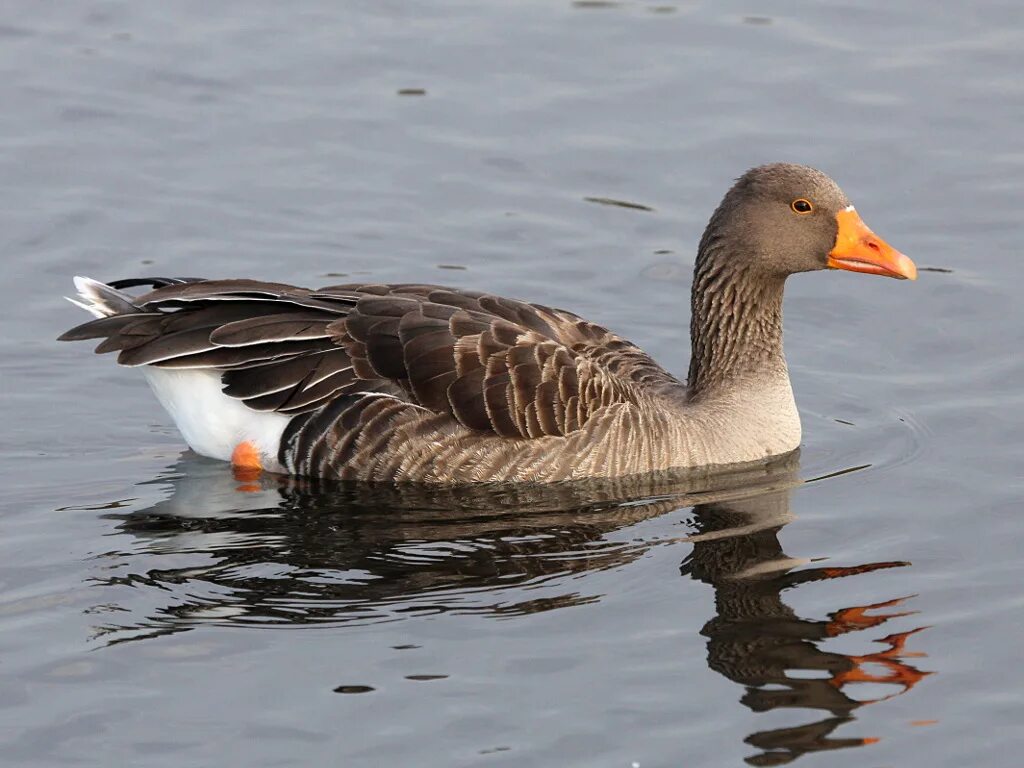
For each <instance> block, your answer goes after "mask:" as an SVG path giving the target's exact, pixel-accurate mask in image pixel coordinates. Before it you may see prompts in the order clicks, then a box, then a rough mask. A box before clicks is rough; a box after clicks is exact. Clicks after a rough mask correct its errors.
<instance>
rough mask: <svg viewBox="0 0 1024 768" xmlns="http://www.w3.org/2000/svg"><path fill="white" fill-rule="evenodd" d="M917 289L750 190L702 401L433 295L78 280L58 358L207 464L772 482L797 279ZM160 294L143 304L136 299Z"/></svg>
mask: <svg viewBox="0 0 1024 768" xmlns="http://www.w3.org/2000/svg"><path fill="white" fill-rule="evenodd" d="M827 268H831V269H843V270H848V271H851V272H865V273H868V274H875V275H886V276H889V277H896V278H906V279H910V280H913V279H915V278H916V277H917V269H916V267H915V266H914V263H913V262H912V261H911V260H910V259H909V258H907V257H906V256H904V255H903V254H901V253H900V252H898V251H896V250H895V249H893V248H892V247H891V246H889V245H888V244H886V243H885V242H884V241H883V240H881V239H880V238H879V237H878V236H876V235H875V234H874V233H873V232H872V231H871V230H870V229H868V227H867V226H866V225H865V224H864V222H863V221H862V220H861V218H860V216H858V214H857V212H856V210H854V208H853V206H852V205H851V204H850V201H849V200H848V199H847V198H846V195H844V194H843V192H842V190H840V188H839V187H838V185H837V184H836V183H835V182H834V181H832V179H830V178H829V177H828V176H826V175H825V174H824V173H821V172H820V171H817V170H814V169H812V168H807V167H804V166H799V165H790V164H781V163H780V164H772V165H765V166H761V167H758V168H754V169H752V170H750V171H748V172H747V173H745V174H744V175H743V176H742V177H741V178H740V179H739V180H738V181H737V182H736V184H735V185H734V186H733V187H732V188H731V189H730V190H729V191H728V193H727V194H726V195H725V197H724V198H723V200H722V202H721V204H720V205H719V206H718V208H717V210H716V211H715V212H714V214H713V215H712V216H711V220H710V221H709V223H708V226H707V229H706V230H705V232H704V236H703V237H702V238H701V241H700V245H699V247H698V251H697V259H696V265H695V267H694V275H693V288H692V296H691V310H692V317H691V321H690V341H691V359H690V368H689V374H688V377H687V381H686V383H684V382H682V381H680V380H679V379H677V378H676V377H675V376H673V375H672V374H670V373H668V372H667V371H665V370H664V369H663V368H661V367H660V366H659V365H658V364H657V363H655V362H654V361H653V360H652V359H651V358H650V357H648V356H647V355H646V354H645V353H644V352H643V351H642V350H641V349H639V348H638V347H637V346H635V345H633V344H632V343H630V342H629V341H626V340H625V339H623V338H621V337H620V336H617V335H616V334H614V333H612V332H611V331H609V330H607V329H605V328H602V327H601V326H599V325H596V324H594V323H591V322H588V321H587V320H584V319H582V318H580V317H578V316H577V315H574V314H572V313H571V312H566V311H564V310H560V309H553V308H550V307H546V306H543V305H540V304H531V303H527V302H523V301H516V300H512V299H506V298H502V297H499V296H494V295H491V294H488V293H479V292H475V291H466V290H461V289H457V288H445V287H440V286H434V285H419V284H392V285H380V284H350V285H333V286H328V287H326V288H320V289H317V290H310V289H307V288H298V287H295V286H291V285H285V284H281V283H267V282H258V281H255V280H200V279H195V278H144V279H138V280H122V281H114V282H112V283H109V284H104V283H100V282H97V281H95V280H90V279H88V278H76V280H75V283H76V287H77V289H78V293H79V297H80V298H79V299H78V300H75V299H72V300H71V301H72V302H74V303H75V304H77V305H79V306H81V307H82V308H83V309H86V310H87V311H89V312H90V313H92V314H93V316H94V317H95V319H93V320H90V321H89V322H86V323H84V324H82V325H79V326H77V327H76V328H73V329H71V330H70V331H68V332H67V333H65V334H63V335H62V336H61V337H60V338H61V340H78V339H90V338H99V339H102V342H101V343H100V345H99V346H98V347H97V348H96V351H97V352H113V351H116V352H118V356H117V362H118V363H120V364H121V365H125V366H134V367H142V369H143V371H144V372H145V374H146V377H147V378H148V380H149V383H150V386H151V387H152V388H153V391H154V393H155V394H156V396H157V399H158V400H159V401H160V402H161V404H162V405H163V406H164V407H165V408H166V409H167V411H168V412H169V413H170V414H171V416H172V417H173V418H174V421H175V423H176V424H177V426H178V429H179V430H180V431H181V433H182V435H183V436H184V438H185V440H186V441H187V442H188V444H189V446H191V448H192V449H193V450H194V451H195V452H196V453H199V454H202V455H204V456H210V457H213V458H216V459H222V460H226V461H231V462H232V463H233V464H234V465H236V466H238V467H242V468H246V469H249V470H253V471H255V470H265V471H269V472H279V473H288V474H294V475H308V476H319V477H329V478H340V479H352V480H365V481H419V482H427V483H448V484H456V483H474V482H490V481H514V482H550V481H560V480H574V479H584V478H595V477H621V476H627V475H634V474H640V473H648V472H657V471H661V470H669V469H692V468H705V467H714V466H719V465H735V464H743V463H748V462H755V461H761V460H763V459H765V458H767V457H771V456H777V455H781V454H785V453H788V452H790V451H793V450H795V449H796V448H797V447H798V446H799V443H800V437H801V431H800V417H799V414H798V413H797V410H796V405H795V403H794V401H793V392H792V389H791V387H790V383H789V374H788V371H787V369H786V360H785V358H784V356H783V352H782V294H783V286H784V284H785V281H786V278H787V277H788V276H789V275H791V274H794V273H796V272H810V271H812V270H818V269H827ZM138 286H147V287H151V288H152V289H153V290H150V291H149V292H148V293H144V294H143V295H140V296H132V295H130V294H129V293H126V292H125V289H128V288H133V287H138Z"/></svg>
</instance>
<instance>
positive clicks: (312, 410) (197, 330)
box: [61, 278, 682, 480]
mask: <svg viewBox="0 0 1024 768" xmlns="http://www.w3.org/2000/svg"><path fill="white" fill-rule="evenodd" d="M140 284H148V285H153V286H155V289H154V290H152V291H150V292H148V293H145V294H143V295H141V296H138V297H137V298H134V299H131V305H130V306H131V311H126V306H125V303H126V299H124V298H118V299H117V300H118V302H120V303H119V304H118V306H117V310H118V314H113V315H111V316H108V317H103V318H100V319H96V320H92V321H90V322H88V323H85V324H83V325H80V326H78V327H76V328H73V329H71V330H70V331H68V332H67V333H66V334H64V336H62V337H61V338H62V339H65V340H76V339H87V338H99V339H101V340H102V341H101V343H100V345H99V347H98V348H97V352H111V351H116V352H118V362H119V363H121V364H122V365H127V366H155V367H158V368H168V369H178V370H189V369H199V370H213V371H217V372H219V375H220V377H221V383H222V387H223V393H224V395H226V396H228V397H230V398H233V399H236V400H239V401H241V402H242V403H244V404H245V405H246V406H248V407H249V408H250V409H252V410H253V411H256V412H277V413H281V414H285V415H287V416H290V417H293V418H292V422H291V425H290V426H289V427H288V429H287V430H286V433H285V435H284V437H283V438H282V441H281V450H280V460H281V463H282V465H284V466H285V467H286V468H287V469H288V470H289V471H291V472H294V473H296V474H306V475H321V476H336V477H343V478H347V477H359V478H364V479H399V478H402V479H427V480H430V479H434V480H442V479H444V477H443V475H444V473H445V472H449V473H454V474H457V475H459V477H460V478H461V479H467V480H481V479H495V478H497V477H499V476H502V475H503V474H507V475H509V476H513V477H514V476H519V475H525V474H526V473H540V474H541V475H544V476H545V477H547V478H549V479H558V478H559V477H563V476H566V477H568V476H575V475H578V474H580V473H581V472H582V473H592V472H594V471H600V472H607V471H612V470H613V469H614V468H613V467H612V465H611V464H610V463H609V461H608V451H595V450H594V449H593V447H592V446H588V447H587V449H586V451H584V452H583V455H582V457H581V456H577V455H576V454H577V452H578V451H580V450H581V445H582V442H581V441H582V440H586V439H589V438H583V437H582V433H583V431H584V430H586V429H587V428H588V426H589V427H590V429H592V430H596V431H600V426H601V425H602V424H606V425H612V426H615V427H616V428H618V429H623V428H626V427H627V426H632V428H635V429H638V428H640V427H639V421H640V420H641V419H642V418H643V414H644V413H646V412H648V411H654V410H655V408H654V405H655V403H656V400H657V399H658V397H659V392H664V391H676V390H679V389H681V388H682V385H681V384H680V383H679V382H678V381H677V380H676V379H675V378H673V377H672V376H671V375H670V374H668V373H666V372H665V371H664V370H662V369H661V368H660V367H659V366H657V364H656V363H654V362H653V361H652V360H651V359H650V358H649V357H647V356H646V355H645V354H644V353H643V352H641V351H640V350H639V349H638V348H637V347H635V346H634V345H632V344H630V343H629V342H627V341H625V340H623V339H621V338H619V337H618V336H615V335H614V334H612V333H610V332H609V331H607V330H606V329H604V328H601V327H600V326H597V325H595V324H593V323H589V322H586V321H584V320H582V319H581V318H579V317H577V316H576V315H573V314H572V313H569V312H565V311H562V310H556V309H552V308H550V307H546V306H543V305H539V304H528V303H526V302H521V301H515V300H512V299H507V298H502V297H499V296H493V295H490V294H487V293H481V292H476V291H462V290H458V289H454V288H446V287H440V286H432V285H422V284H395V285H382V284H363V285H360V284H349V285H337V286H329V287H326V288H321V289H318V290H308V289H304V288H298V287H295V286H290V285H284V284H281V283H264V282H258V281H253V280H206V281H203V280H196V279H188V280H184V279H182V280H179V279H171V278H152V279H148V278H147V279H143V280H138V281H122V282H120V283H117V285H119V286H121V287H133V286H135V285H140ZM97 285H103V284H97ZM94 290H99V289H94ZM110 290H113V289H110ZM117 296H118V297H125V296H127V295H126V294H123V293H121V292H120V291H118V292H117ZM654 421H657V419H655V420H654ZM626 422H630V424H629V425H627V424H626ZM644 428H645V429H646V428H647V427H644ZM574 436H575V439H572V438H574ZM551 441H555V442H554V443H552V442H551ZM424 447H429V450H424ZM552 451H554V454H552ZM553 455H554V456H556V457H557V456H558V455H562V456H563V459H562V460H561V461H558V460H552V456H553ZM580 458H582V459H583V463H582V464H580V466H581V467H583V469H579V468H577V467H576V466H574V463H576V459H580ZM596 464H601V465H602V466H603V469H601V470H595V467H594V465H596ZM445 467H447V468H448V469H445ZM631 467H632V465H631ZM636 469H638V470H639V469H642V468H640V467H636Z"/></svg>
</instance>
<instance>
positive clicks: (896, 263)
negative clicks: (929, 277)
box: [828, 206, 917, 280]
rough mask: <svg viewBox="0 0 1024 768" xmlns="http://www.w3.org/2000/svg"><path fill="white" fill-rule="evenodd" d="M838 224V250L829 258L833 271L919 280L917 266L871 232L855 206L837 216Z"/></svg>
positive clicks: (835, 249)
mask: <svg viewBox="0 0 1024 768" xmlns="http://www.w3.org/2000/svg"><path fill="white" fill-rule="evenodd" d="M836 223H838V224H839V232H838V234H836V244H835V247H834V248H833V249H832V251H831V252H830V253H829V255H828V266H829V267H830V268H831V269H846V270H849V271H850V272H867V273H868V274H869V275H885V276H886V277H895V278H898V279H900V280H917V267H915V266H914V262H912V261H911V260H910V259H909V258H907V257H906V256H904V255H903V254H902V253H900V252H899V251H897V250H896V249H895V248H893V247H892V246H891V245H889V244H888V243H887V242H885V240H883V239H882V238H880V237H879V236H878V235H876V234H875V233H874V232H872V231H871V230H870V229H869V228H868V225H867V224H865V223H864V222H863V221H862V220H861V218H860V216H859V215H857V211H855V210H854V209H853V206H850V207H849V208H847V209H846V210H843V211H840V212H839V213H837V214H836Z"/></svg>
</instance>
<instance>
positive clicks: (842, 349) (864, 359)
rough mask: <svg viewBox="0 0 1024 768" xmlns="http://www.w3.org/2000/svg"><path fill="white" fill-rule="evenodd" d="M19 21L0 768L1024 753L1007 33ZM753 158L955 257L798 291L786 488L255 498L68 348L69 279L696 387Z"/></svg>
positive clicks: (639, 25)
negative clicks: (431, 332) (514, 301)
mask: <svg viewBox="0 0 1024 768" xmlns="http://www.w3.org/2000/svg"><path fill="white" fill-rule="evenodd" d="M5 10H6V11H7V12H6V13H5V14H4V22H3V24H2V25H0V41H2V43H0V74H2V77H0V97H2V103H3V105H4V108H3V109H2V110H0V179H3V183H2V184H0V223H2V226H0V233H2V234H0V239H2V242H3V250H2V253H3V260H4V261H3V263H4V288H5V290H4V298H5V302H6V304H5V307H6V311H5V312H4V333H3V337H2V339H0V370H2V377H3V378H2V380H3V385H4V386H3V391H4V395H3V400H2V402H3V416H4V424H5V429H4V441H3V458H2V461H0V473H2V479H3V487H4V500H3V502H2V513H0V680H2V685H0V708H2V714H0V758H2V760H0V762H3V764H5V765H12V766H14V765H17V766H54V765H61V764H69V763H75V764H77V765H88V766H108V765H146V766H182V765H210V764H226V765H252V766H270V765H274V766H282V765H296V766H306V765H323V764H341V765H389V766H398V765H418V766H435V765H436V766H463V765H465V766H470V765H472V766H476V765H494V766H503V765H506V766H512V765H515V766H524V765H545V766H546V765H558V766H595V765H601V766H605V765H606V766H630V765H633V764H639V765H640V766H642V768H651V767H652V766H667V765H688V766H705V765H706V766H725V765H743V764H744V761H747V763H750V764H754V765H777V764H781V763H785V762H787V761H791V760H797V761H798V762H799V764H800V765H806V766H813V765H829V766H853V765H857V766H860V765H864V766H884V765H901V766H946V765H949V766H953V765H956V766H961V765H985V766H1011V765H1016V764H1017V762H1018V759H1019V753H1020V750H1021V748H1022V747H1024V739H1022V737H1021V731H1020V728H1019V725H1020V722H1021V719H1022V715H1024V706H1022V696H1021V694H1020V691H1021V690H1022V689H1024V671H1022V670H1024V665H1022V664H1021V661H1022V658H1021V651H1020V642H1019V641H1020V638H1021V633H1022V631H1024V620H1022V618H1021V617H1022V616H1024V611H1022V608H1024V593H1022V592H1021V589H1020V584H1021V583H1022V577H1024V565H1022V561H1021V558H1020V555H1019V553H1020V552H1021V551H1022V548H1024V528H1022V526H1021V525H1020V524H1019V522H1018V520H1017V517H1016V516H1017V514H1018V513H1019V510H1020V509H1021V499H1022V496H1024V479H1022V472H1021V468H1022V466H1024V447H1022V442H1021V440H1020V435H1021V434H1022V431H1024V395H1022V394H1021V393H1022V383H1024V361H1022V358H1021V355H1020V349H1021V348H1022V343H1024V316H1022V310H1021V308H1020V306H1021V305H1020V301H1019V297H1018V295H1017V292H1018V291H1019V290H1020V286H1021V285H1022V280H1024V266H1022V264H1024V261H1022V260H1021V258H1020V254H1019V244H1020V210H1021V203H1022V191H1024V184H1022V182H1021V178H1022V170H1024V139H1022V135H1021V133H1020V130H1019V126H1020V125H1021V123H1022V122H1024V80H1022V79H1021V78H1020V72H1021V71H1022V66H1024V54H1022V51H1024V12H1022V10H1021V8H1020V5H1019V4H1018V3H1012V2H984V3H972V4H969V5H964V6H963V7H958V8H945V7H943V8H939V7H938V6H936V5H934V4H932V3H925V2H922V0H914V1H913V2H907V3H900V4H892V3H881V2H870V3H860V4H856V5H855V6H854V5H848V4H843V3H822V2H814V3H810V2H793V3H786V4H775V5H770V6H763V5H762V6H757V5H756V4H755V5H751V4H738V3H733V2H721V3H710V2H708V3H701V2H658V3H645V2H626V1H624V2H620V3H614V2H612V3H583V2H580V3H570V2H550V1H547V0H545V1H543V2H542V1H541V0H536V1H535V2H527V1H526V0H520V2H516V3H470V2H454V1H453V2H441V1H439V0H434V1H432V2H429V3H418V4H415V6H407V5H405V4H399V3H390V2H388V3H385V2H378V1H377V0H375V1H374V2H348V3H344V4H337V3H327V2H321V3H305V4H292V5H289V6H288V7H284V6H282V5H280V4H278V3H270V2H263V3H254V2H248V3H227V2H225V3H219V4H209V3H175V4H171V5H157V4H145V5H143V4H137V3H128V2H83V3H76V4H65V5H59V4H58V5H53V4H40V3H10V4H8V5H7V6H6V8H5ZM420 91H422V93H421V92H420ZM773 160H795V161H799V162H806V163H809V164H812V165H817V166H819V167H821V168H823V169H824V170H826V171H828V172H829V173H831V174H832V175H833V176H834V177H835V178H836V179H837V180H839V182H840V183H841V184H842V185H843V187H844V189H845V190H846V191H847V193H848V194H849V195H850V197H851V198H852V199H853V200H854V202H855V203H856V204H857V206H858V210H859V211H860V212H861V214H862V215H863V216H864V218H865V220H866V221H867V222H868V224H869V225H870V226H872V227H873V228H874V229H875V231H877V232H878V233H879V234H880V235H881V236H882V237H884V238H886V239H887V240H888V241H889V242H891V243H892V244H893V245H894V246H896V247H897V248H900V249H901V250H903V251H905V252H906V253H908V254H910V255H911V256H912V257H913V258H915V260H916V261H917V263H918V264H919V266H922V267H930V268H934V269H937V270H941V271H925V272H922V275H921V279H920V280H919V281H918V282H917V283H915V284H908V283H900V282H897V281H889V280H884V279H879V278H870V277H866V276H856V275H850V274H815V275H806V276H799V277H797V278H794V279H793V280H792V281H791V284H790V286H789V289H788V293H787V304H786V314H787V321H786V332H787V338H786V344H787V353H788V357H789V360H790V366H791V372H792V376H793V383H794V388H795V390H796V393H797V400H798V403H799V406H800V410H801V413H802V415H803V422H804V434H805V441H804V446H803V449H802V454H801V458H800V463H799V465H798V466H795V467H792V466H783V467H779V468H776V469H775V470H773V472H772V473H770V474H768V475H766V476H764V477H759V478H746V479H742V482H739V481H737V483H736V484H735V487H734V488H733V489H732V490H729V491H723V492H720V493H718V494H717V495H716V494H715V493H714V492H712V491H711V490H709V489H704V492H703V494H702V493H701V492H700V490H699V489H697V490H696V491H694V490H693V489H689V490H688V489H683V488H669V489H664V488H663V489H650V488H647V489H644V488H625V489H622V488H618V489H616V488H610V489H609V488H605V489H598V490H594V489H591V490H590V491H587V490H585V489H584V490H580V489H576V490H573V491H561V492H557V493H554V492H551V493H541V492H527V491H523V492H519V493H506V494H500V495H498V496H494V495H490V496H488V495H487V494H482V495H481V494H468V495H467V494H463V495H458V494H455V495H452V494H447V495H446V494H434V495H429V496H426V497H419V496H416V495H415V494H411V493H406V494H404V495H403V494H390V495H389V494H386V493H385V494H379V495H374V494H369V493H366V492H360V491H358V490H352V489H350V490H349V491H347V492H337V491H336V492H333V493H325V492H322V491H318V490H316V489H312V488H308V487H304V486H303V485H302V484H296V483H286V484H284V485H279V484H278V483H276V482H273V481H271V480H267V479H265V480H264V482H263V484H262V485H261V486H260V487H258V488H253V487H250V488H247V489H245V490H238V488H239V485H240V484H239V483H238V482H236V481H235V480H234V479H233V478H232V477H231V476H230V474H229V473H227V472H226V471H225V470H224V468H223V467H222V466H220V465H217V464H212V463H209V462H206V461H204V460H201V459H198V458H196V457H192V456H189V455H187V454H184V455H183V454H182V441H181V440H180V438H179V437H178V436H177V435H176V433H175V431H174V430H173V428H172V427H171V426H170V424H169V421H168V419H167V417H166V416H165V415H164V414H163V413H162V412H161V411H160V410H159V408H158V407H157V405H156V404H155V401H154V400H153V399H152V397H151V395H150V394H149V392H148V391H147V389H146V387H145V385H144V384H143V383H142V381H141V379H140V377H138V376H137V375H133V374H132V373H131V372H129V371H123V370H117V369H116V368H115V367H114V366H113V365H112V361H111V360H109V359H105V358H98V357H93V356H91V355H90V354H89V351H88V349H87V348H86V347H85V346H84V345H77V346H69V345H58V344H56V343H54V342H53V338H54V337H55V336H56V335H57V334H58V333H60V332H61V331H62V330H64V329H65V328H66V327H68V326H69V325H71V324H73V323H77V322H79V321H80V320H81V317H80V315H79V314H78V313H76V311H75V310H74V309H73V308H71V307H70V306H69V305H67V304H66V303H64V302H63V301H62V300H61V299H60V296H61V295H62V294H64V293H67V292H69V290H70V280H69V278H70V276H71V275H73V274H86V275H91V276H94V277H97V278H116V277H124V276H132V275H138V274H158V275H159V274H171V275H191V274H199V275H205V276H209V277H221V276H238V275H245V276H251V277H257V278H264V279H274V280H284V279H286V280H290V281H292V282H295V283H298V284H307V285H311V284H326V283H337V282H340V281H341V280H340V279H339V277H337V275H338V274H339V273H343V274H345V275H348V276H351V278H352V279H355V280H361V279H364V278H369V277H372V279H375V280H381V281H386V280H403V281H407V280H412V281H431V282H440V283H449V284H455V285H461V286H466V287H486V288H488V289H491V290H494V291H496V292H498V293H504V294H506V295H511V296H521V297H527V298H530V299H533V300H537V301H541V302H543V303H546V304H553V305H556V306H565V307H568V308H571V309H573V310H575V311H577V312H580V313H581V314H583V315H584V316H587V317H590V318H592V319H594V320H597V321H599V322H602V323H604V324H606V325H609V326H612V327H614V328H615V329H617V330H619V331H620V332H622V333H623V334H624V335H626V336H628V337H630V338H632V339H634V340H636V341H637V342H639V343H641V344H642V345H643V346H644V347H645V348H647V349H648V350H649V351H650V352H652V354H654V355H655V357H657V358H658V359H659V360H662V361H663V362H664V363H665V364H666V366H667V367H669V368H670V369H671V370H674V371H677V372H685V365H686V356H687V345H686V343H685V340H684V339H685V328H686V323H687V305H688V282H689V277H688V275H689V269H690V267H691V265H692V254H693V251H694V247H695V243H696V240H697V239H698V237H699V235H700V231H701V230H702V228H703V225H704V222H705V221H706V218H707V216H708V215H709V213H710V211H711V210H712V208H713V207H714V205H715V204H716V203H717V201H718V199H719V197H720V196H721V194H722V193H723V192H724V190H725V189H726V187H727V186H728V184H729V183H730V180H731V179H732V178H733V177H735V176H736V175H738V174H739V173H740V172H742V171H743V170H744V169H745V168H747V167H749V166H751V165H754V164H757V163H760V162H765V161H773ZM586 198H598V199H600V198H605V199H612V200H619V201H625V202H629V203H635V204H639V205H641V206H645V207H646V208H650V209H651V210H643V209H638V208H624V207H621V206H615V205H605V204H601V203H600V202H593V201H588V200H587V199H586ZM856 468H859V469H856ZM844 470H855V471H847V472H844ZM835 473H842V474H835ZM815 478H822V479H817V480H815V481H814V482H810V483H806V484H802V485H801V484H797V482H796V481H797V480H799V479H803V480H812V479H815ZM654 491H657V493H654V496H655V497H656V498H655V500H651V494H652V493H653V492H654ZM694 492H696V493H697V495H696V496H694V495H693V493H694ZM688 494H689V495H688ZM623 499H635V501H632V502H630V503H626V504H623V503H621V501H622V500H623ZM695 505H696V506H695ZM868 606H875V607H873V608H868Z"/></svg>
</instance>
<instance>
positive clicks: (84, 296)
mask: <svg viewBox="0 0 1024 768" xmlns="http://www.w3.org/2000/svg"><path fill="white" fill-rule="evenodd" d="M73 279H74V281H75V288H76V289H77V290H78V296H79V298H80V299H81V301H79V300H78V299H72V298H71V297H70V296H65V297H64V298H65V299H67V300H68V301H70V302H71V303H72V304H74V305H75V306H76V307H80V308H81V309H84V310H85V311H86V312H88V313H89V314H90V315H92V316H93V317H95V318H101V317H110V316H111V315H115V314H117V313H116V312H115V311H114V310H112V309H111V308H110V306H109V305H108V304H107V302H106V301H105V300H104V299H103V294H102V293H101V292H100V291H99V290H98V287H99V286H102V287H103V288H106V289H107V290H113V288H110V286H108V285H106V284H105V283H101V282H100V281H99V280H93V279H92V278H91V277H83V276H82V275H75V276H74V278H73Z"/></svg>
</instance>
